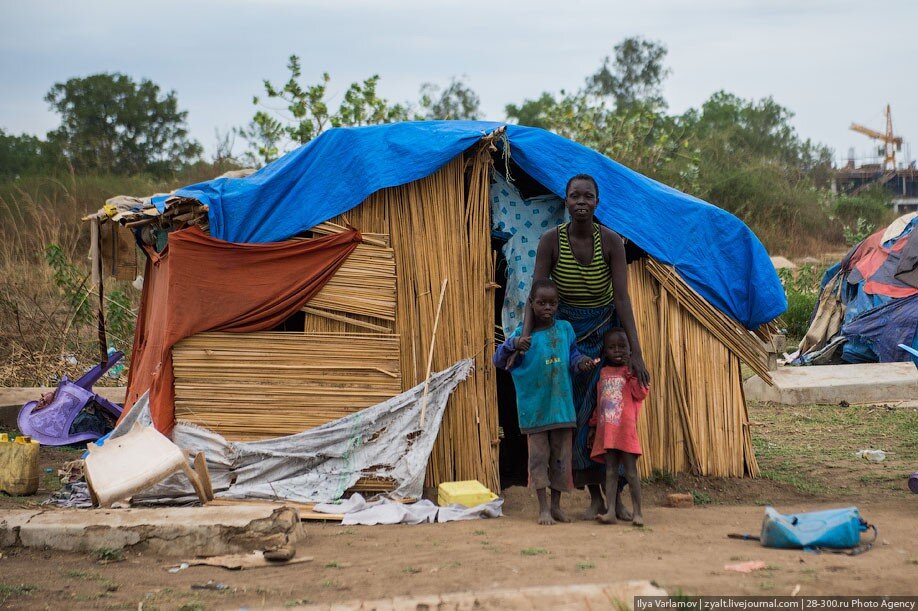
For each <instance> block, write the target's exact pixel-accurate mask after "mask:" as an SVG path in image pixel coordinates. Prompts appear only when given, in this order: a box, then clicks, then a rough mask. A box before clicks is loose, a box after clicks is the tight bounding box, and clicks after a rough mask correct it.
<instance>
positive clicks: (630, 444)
mask: <svg viewBox="0 0 918 611" xmlns="http://www.w3.org/2000/svg"><path fill="white" fill-rule="evenodd" d="M602 343H603V347H602V356H603V359H604V363H603V367H602V369H601V370H600V371H599V382H597V384H596V409H595V410H594V411H593V417H592V419H591V420H590V426H592V427H595V434H594V436H593V450H592V452H591V453H590V456H591V458H592V459H593V460H595V461H597V462H605V463H606V499H612V498H613V495H615V499H616V503H611V502H610V503H609V509H608V511H606V512H605V513H601V514H599V515H597V516H596V519H597V520H599V521H600V522H602V523H604V524H615V522H616V518H615V509H614V508H615V505H616V504H617V501H618V496H617V495H619V494H620V489H619V487H618V468H619V465H620V464H624V466H625V479H626V480H627V481H628V485H629V487H630V488H631V502H632V505H633V507H632V512H633V516H632V519H631V523H632V524H634V525H635V526H643V525H644V516H643V515H642V513H641V478H640V477H638V473H637V460H638V458H640V456H641V442H640V441H639V440H638V434H637V420H638V416H639V415H640V413H641V406H642V405H643V402H644V398H645V397H647V390H648V389H647V387H646V386H644V385H642V384H641V383H640V381H639V379H638V378H637V376H635V375H634V373H633V372H632V371H631V368H630V367H629V364H630V363H629V361H630V359H631V346H630V345H629V344H628V335H627V334H626V333H625V330H624V329H622V328H620V327H615V328H613V329H610V330H609V331H607V332H606V334H605V335H604V336H603V338H602Z"/></svg>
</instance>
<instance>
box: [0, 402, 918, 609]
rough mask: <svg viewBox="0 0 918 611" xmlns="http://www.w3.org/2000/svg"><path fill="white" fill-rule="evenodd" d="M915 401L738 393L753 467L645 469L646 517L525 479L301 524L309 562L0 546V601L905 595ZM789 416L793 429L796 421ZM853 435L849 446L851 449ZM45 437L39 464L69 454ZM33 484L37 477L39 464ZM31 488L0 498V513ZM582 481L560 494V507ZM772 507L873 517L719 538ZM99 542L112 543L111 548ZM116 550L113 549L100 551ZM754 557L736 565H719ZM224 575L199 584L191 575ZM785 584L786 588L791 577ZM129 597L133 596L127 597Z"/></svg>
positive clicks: (912, 578)
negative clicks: (491, 492)
mask: <svg viewBox="0 0 918 611" xmlns="http://www.w3.org/2000/svg"><path fill="white" fill-rule="evenodd" d="M916 418H918V412H916V410H902V409H896V408H888V407H883V406H880V407H865V406H854V407H848V408H841V407H838V406H836V407H831V406H806V407H796V408H788V407H779V406H772V405H754V406H751V419H752V420H753V421H754V422H756V423H757V424H756V426H755V427H754V428H753V430H754V441H755V445H756V451H757V455H758V457H759V462H760V464H761V467H762V472H763V477H762V478H760V479H755V480H753V479H723V478H701V477H692V476H687V475H678V476H673V475H670V474H658V475H656V476H655V477H653V478H651V479H650V480H649V481H647V482H645V485H644V488H645V512H644V513H645V518H646V520H647V526H646V527H644V528H635V527H633V526H631V525H629V524H621V525H616V526H599V525H597V524H595V523H593V522H576V523H573V524H562V525H556V526H551V527H543V526H538V525H537V524H536V523H535V515H536V512H535V507H536V501H535V498H534V495H533V494H532V493H531V492H530V491H529V490H527V489H526V488H521V487H512V488H508V489H506V490H504V491H503V496H504V498H505V505H504V512H505V517H503V518H500V519H497V520H477V521H470V522H460V523H452V524H438V525H420V526H375V527H360V526H352V527H343V526H341V525H339V524H335V523H315V522H309V523H306V529H307V538H306V540H304V541H303V542H301V543H300V544H299V546H298V551H297V553H298V555H304V556H312V557H313V558H314V560H313V561H312V562H310V563H305V564H299V565H291V566H287V567H278V568H267V569H257V570H247V571H238V572H233V571H227V570H224V569H218V568H210V567H191V568H188V569H186V570H184V571H181V572H179V573H175V574H170V573H169V572H167V570H166V567H167V566H170V565H174V564H175V561H174V560H171V559H164V558H156V557H152V556H147V555H142V554H138V553H137V552H134V551H126V552H125V553H124V554H123V558H121V559H119V557H118V555H117V554H114V555H112V554H101V556H103V557H104V559H103V560H102V561H101V562H100V560H99V557H100V554H99V553H95V554H78V553H61V552H53V551H40V550H23V549H9V548H7V549H2V550H0V552H2V554H3V556H2V558H0V607H3V608H19V609H26V608H28V609H41V608H53V609H59V608H111V609H127V608H130V609H137V608H143V609H185V610H192V609H211V608H242V607H246V608H262V607H284V606H295V605H297V604H305V603H307V602H332V601H341V600H352V599H361V598H363V599H366V598H382V597H387V596H395V595H412V594H415V595H420V594H430V593H442V592H450V591H459V590H469V589H488V588H498V587H501V588H505V587H517V586H533V585H549V584H552V585H557V584H566V583H602V582H609V581H617V580H625V579H647V580H652V581H654V582H655V583H656V584H658V585H660V586H661V587H663V588H665V589H667V590H668V591H669V592H670V593H681V594H763V595H789V594H791V593H792V592H793V591H795V590H797V591H798V593H799V594H801V595H840V594H874V595H884V594H888V595H918V538H916V537H915V526H916V524H918V495H913V494H911V493H909V492H908V491H907V488H906V484H905V481H906V478H907V475H908V473H910V472H912V471H915V470H918V433H916V431H918V426H916V425H918V422H916ZM802 427H805V429H806V434H805V435H803V434H801V430H802ZM870 445H872V446H873V447H882V448H883V449H885V450H887V451H889V452H890V455H889V458H888V460H887V461H885V462H884V463H880V464H872V463H866V462H864V461H862V460H860V459H857V458H855V457H854V456H853V452H854V451H856V450H857V449H860V448H861V447H867V446H870ZM855 446H856V447H855ZM77 456H78V454H76V453H75V452H73V451H71V450H60V449H58V450H49V451H48V452H46V453H45V454H43V464H48V465H50V464H54V463H56V464H60V463H62V462H63V461H64V460H69V459H72V458H75V457H77ZM43 484H45V485H47V486H49V487H50V486H52V485H53V477H48V478H47V480H46V481H45V482H43ZM672 491H681V492H690V493H692V494H693V496H694V497H695V500H696V503H697V504H696V506H695V507H694V508H691V509H670V508H666V507H664V506H663V502H662V501H663V498H664V497H665V495H666V493H668V492H672ZM46 495H47V491H46V490H43V491H41V493H40V494H39V495H36V496H35V497H25V498H6V499H0V511H3V510H4V509H8V508H12V507H17V506H18V507H23V506H31V505H33V504H35V503H37V502H39V501H40V500H42V499H43V498H45V496H46ZM586 502H587V497H586V495H585V494H584V493H582V492H581V493H575V494H574V495H571V496H570V497H565V499H564V506H565V508H567V509H569V510H570V511H571V513H574V512H575V511H576V510H579V509H582V508H583V507H585V506H586ZM766 504H773V505H774V506H776V507H777V508H778V509H779V510H781V511H785V512H793V511H811V510H818V509H824V508H830V507H844V506H849V505H856V506H858V507H859V508H860V510H861V514H862V515H863V516H864V517H865V518H866V519H867V520H868V521H870V522H873V523H875V524H876V525H877V526H878V527H879V530H880V536H879V540H878V542H877V544H876V546H875V547H874V549H873V550H871V551H870V552H868V553H866V554H863V555H861V556H857V557H848V556H843V555H835V554H822V555H817V554H812V553H804V552H798V551H781V550H772V549H766V548H762V547H760V546H759V545H758V544H757V543H755V542H744V541H737V540H732V539H728V538H727V537H726V535H727V534H728V533H733V532H737V533H743V532H747V533H757V532H758V530H759V528H760V525H761V520H762V515H763V506H764V505H766ZM113 556H114V557H113ZM112 560H116V561H115V562H111V561H112ZM744 560H761V561H763V562H765V563H766V568H765V569H763V570H760V571H757V572H754V573H751V574H739V573H734V572H730V571H726V570H724V565H725V564H730V563H735V562H740V561H744ZM210 581H212V582H214V583H217V584H224V585H225V586H226V588H225V589H222V590H219V591H215V590H207V589H204V590H201V589H196V588H194V586H196V585H198V586H199V585H204V584H207V583H208V582H210ZM798 586H799V590H798V589H797V587H798ZM141 603H142V607H139V605H141Z"/></svg>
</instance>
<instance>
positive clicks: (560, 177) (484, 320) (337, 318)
mask: <svg viewBox="0 0 918 611" xmlns="http://www.w3.org/2000/svg"><path fill="white" fill-rule="evenodd" d="M581 172H586V173H589V174H592V175H593V176H594V177H595V178H596V180H597V182H598V184H599V187H600V201H601V203H600V207H599V208H598V209H597V213H596V215H597V218H598V219H599V220H600V221H601V222H603V223H604V224H606V225H607V226H609V227H611V228H612V229H614V230H616V231H617V232H619V233H620V234H621V235H622V236H623V237H625V238H626V239H627V240H628V241H629V243H630V244H631V245H632V248H631V249H630V250H629V252H633V253H634V256H633V257H632V259H633V260H632V261H631V263H630V264H629V288H630V294H631V299H632V303H633V306H634V311H635V316H636V319H637V323H638V327H639V334H640V336H641V341H642V345H643V346H644V353H645V359H646V360H647V364H648V367H649V369H650V372H651V376H652V379H653V392H652V393H651V395H650V398H649V400H648V401H647V403H646V406H645V409H644V411H643V413H642V416H641V420H640V422H639V431H640V436H641V442H642V445H643V447H644V452H645V455H644V456H645V460H644V461H642V462H641V465H642V469H643V470H644V472H645V473H650V472H651V470H654V469H659V470H663V471H669V472H680V471H690V472H692V473H696V474H700V475H718V476H743V475H752V476H755V475H756V474H757V473H758V467H757V465H756V461H755V455H754V453H753V449H752V444H751V437H750V430H749V426H750V423H749V418H748V413H747V409H746V404H745V398H744V396H743V389H742V379H741V370H740V366H741V363H746V364H747V365H748V366H749V367H750V368H751V369H752V370H753V371H755V372H756V373H758V374H759V375H761V376H762V377H764V378H765V379H768V368H767V361H766V353H765V350H764V349H763V344H762V340H763V339H766V338H767V335H768V324H767V323H768V322H769V321H771V320H772V319H773V318H775V317H776V316H777V315H779V314H780V313H781V312H782V311H783V309H784V306H785V303H784V301H783V291H782V290H781V288H780V284H779V283H778V280H777V277H776V275H775V273H774V269H773V268H772V266H771V264H770V261H769V259H768V256H767V254H766V252H765V250H764V248H763V247H762V246H761V244H760V243H759V242H758V240H757V239H756V238H755V236H754V235H753V234H752V233H751V231H750V230H749V229H748V228H746V226H745V225H744V224H743V223H742V222H741V221H739V220H738V219H736V218H735V217H733V216H731V215H729V214H728V213H726V212H724V211H722V210H719V209H717V208H715V207H713V206H710V205H708V204H706V203H704V202H701V201H699V200H697V199H695V198H692V197H690V196H688V195H685V194H682V193H680V192H678V191H675V190H673V189H670V188H668V187H666V186H664V185H661V184H659V183H657V182H655V181H652V180H650V179H648V178H646V177H644V176H641V175H640V174H637V173H635V172H633V171H631V170H629V169H627V168H625V167H623V166H621V165H619V164H617V163H615V162H614V161H611V160H609V159H608V158H606V157H603V156H602V155H599V154H598V153H596V152H594V151H591V150H589V149H587V148H585V147H582V146H580V145H578V144H575V143H573V142H571V141H569V140H566V139H564V138H561V137H559V136H556V135H554V134H551V133H549V132H545V131H543V130H539V129H535V128H526V127H521V126H515V125H509V126H504V125H501V124H497V123H485V122H424V123H405V124H393V125H386V126H377V127H367V128H356V129H338V130H331V131H330V132H326V133H325V134H323V135H322V136H320V137H319V138H318V139H317V140H315V141H313V142H311V143H310V144H308V145H305V146H304V147H302V148H300V149H298V150H297V151H295V152H293V153H290V154H289V155H287V156H285V157H284V158H282V159H280V160H278V161H276V162H274V163H273V164H269V165H268V166H266V167H265V168H263V169H262V170H260V171H259V172H257V173H255V174H252V175H250V176H245V177H222V178H219V179H215V180H214V181H210V182H208V183H201V184H198V185H192V186H189V187H186V188H184V189H180V190H178V191H177V192H175V193H173V194H171V195H169V196H165V197H158V198H146V199H131V198H116V199H114V200H112V201H111V202H109V205H108V206H107V207H106V208H103V210H102V211H100V213H99V214H97V215H94V216H93V217H92V220H93V222H94V223H98V222H100V221H109V220H114V221H117V222H119V223H120V224H121V225H123V226H127V227H129V228H130V229H132V230H134V231H137V232H140V235H141V238H142V240H143V241H144V243H145V244H147V245H148V246H147V249H148V251H150V252H153V251H154V250H155V248H156V247H157V246H156V245H157V244H160V245H162V244H165V243H166V242H167V241H168V233H169V232H170V231H173V230H175V229H176V228H181V227H186V226H188V225H197V226H198V227H199V228H201V229H202V230H204V231H205V232H207V233H209V234H210V235H212V236H213V237H216V238H219V239H221V240H226V241H228V242H230V243H239V244H244V243H265V242H275V241H281V240H289V239H295V240H316V239H320V237H319V236H325V235H329V234H335V233H341V232H344V231H347V230H348V228H356V229H358V230H359V231H360V233H361V234H362V241H361V243H360V244H359V245H358V246H357V247H356V249H354V250H353V252H352V253H351V254H350V255H349V256H348V257H347V259H346V260H345V261H344V262H343V263H342V264H341V265H340V268H338V270H337V272H336V273H335V274H334V276H333V277H331V279H330V280H329V281H328V282H327V284H325V285H324V287H323V288H322V289H321V290H320V291H319V292H318V293H317V294H316V295H315V296H314V297H313V298H312V299H310V300H309V302H308V303H306V304H305V306H303V307H302V308H301V309H300V311H299V312H298V313H297V314H296V315H295V316H292V317H290V318H288V319H287V320H285V321H284V323H283V324H282V325H280V326H277V327H275V328H273V329H270V330H263V331H257V332H247V333H221V332H201V333H197V334H195V335H193V336H192V337H188V338H187V339H184V340H183V341H181V342H179V343H178V344H176V345H175V346H174V347H173V349H172V366H173V371H174V414H175V418H176V419H178V420H184V421H189V422H192V423H196V424H199V425H201V426H204V427H207V428H209V429H212V430H214V431H216V432H218V433H220V434H221V435H223V436H224V437H226V438H227V439H229V440H254V439H262V438H267V437H276V436H280V435H286V434H290V433H295V432H298V431H301V430H304V429H308V428H311V427H314V426H317V425H319V424H322V423H324V422H328V421H330V420H334V419H337V418H339V417H341V416H343V415H346V414H349V413H351V412H354V411H357V410H361V409H363V408H366V407H368V406H371V405H374V404H376V403H379V402H381V401H383V400H384V399H387V398H389V397H392V396H394V395H396V394H398V393H400V392H402V391H404V390H406V389H409V388H411V387H413V386H415V385H417V384H419V383H421V382H423V381H424V380H425V378H426V377H428V376H429V374H430V372H431V371H439V370H442V369H445V368H447V367H449V366H450V365H452V364H454V363H455V362H457V361H459V360H461V359H466V358H473V359H474V362H475V368H474V372H473V373H472V374H471V375H470V377H469V378H468V379H466V380H465V381H464V382H462V383H461V384H459V386H458V387H457V388H456V390H455V391H454V393H453V395H452V396H451V398H450V400H449V404H448V406H447V409H446V412H445V415H444V417H443V421H442V425H441V428H440V431H439V436H438V438H437V442H436V444H435V446H434V449H433V452H432V454H431V457H430V461H429V464H428V471H427V474H428V476H427V481H428V484H429V485H436V484H437V483H439V482H443V481H451V480H468V479H478V480H480V481H481V482H483V483H484V484H485V485H487V486H489V487H491V488H492V489H497V488H499V486H500V483H501V482H500V479H501V474H500V464H501V463H500V461H499V455H500V452H501V448H502V446H503V447H504V448H509V447H512V441H513V440H512V439H509V436H504V437H507V438H503V439H502V432H503V431H504V430H510V429H512V428H514V427H513V426H511V424H512V423H511V422H509V419H510V418H511V417H512V414H514V413H515V412H514V411H513V406H512V405H510V406H509V408H507V406H506V405H505V406H504V407H505V409H503V410H502V409H500V408H499V399H498V397H499V395H500V396H501V397H505V393H503V392H499V388H498V387H499V384H506V383H507V382H506V379H503V380H501V381H500V383H499V379H500V378H499V376H498V375H497V372H495V369H494V367H493V365H492V363H491V357H492V355H493V351H494V347H495V337H496V336H498V337H499V336H500V334H501V331H500V328H499V327H500V325H499V322H500V315H499V313H498V314H496V312H499V310H500V295H501V294H502V292H503V289H504V286H503V284H502V283H505V282H506V278H505V277H504V275H503V274H502V273H501V264H502V263H503V260H502V257H503V254H502V252H501V250H500V248H499V247H498V246H497V245H496V242H495V241H494V236H495V232H494V227H493V226H492V220H493V219H492V209H491V206H492V193H491V190H492V182H493V179H492V176H493V175H494V173H497V174H499V175H500V176H501V177H503V178H504V179H506V178H508V175H509V178H510V179H511V180H514V177H515V179H516V180H518V181H525V182H528V183H529V184H530V185H538V186H540V187H541V188H542V190H543V191H544V193H550V194H552V193H553V194H555V195H558V196H561V195H563V191H564V185H565V184H566V182H567V180H568V178H569V177H570V176H571V175H573V174H577V173H581ZM96 233H98V231H97V232H96ZM533 248H534V245H533ZM231 250H232V249H231V248H230V249H228V253H231ZM533 254H534V253H533ZM228 256H230V255H228ZM147 265H148V268H149V266H150V265H151V263H150V261H148V263H147ZM215 298H216V297H215ZM147 315H148V313H145V312H143V311H142V312H141V315H140V317H141V319H143V318H144V317H145V316H147ZM139 338H140V333H138V339H135V347H136V342H138V341H141V339H139ZM135 386H136V385H135ZM144 390H146V389H144V388H139V387H131V388H129V396H128V401H129V403H130V401H131V399H132V397H134V398H136V396H137V395H138V394H140V393H142V392H144ZM502 400H503V401H504V403H506V401H507V399H505V398H504V399H502ZM507 414H510V416H508V415H507ZM508 444H509V445H508ZM358 488H363V489H366V490H372V489H385V488H386V482H385V481H363V482H361V483H360V484H359V485H358Z"/></svg>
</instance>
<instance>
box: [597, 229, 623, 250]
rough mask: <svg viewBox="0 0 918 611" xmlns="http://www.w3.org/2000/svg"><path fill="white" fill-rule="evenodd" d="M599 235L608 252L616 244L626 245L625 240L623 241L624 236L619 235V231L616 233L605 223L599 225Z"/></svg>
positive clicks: (604, 248)
mask: <svg viewBox="0 0 918 611" xmlns="http://www.w3.org/2000/svg"><path fill="white" fill-rule="evenodd" d="M599 236H600V239H601V240H602V249H603V250H604V251H605V252H607V253H608V252H610V251H611V250H612V249H613V248H615V247H616V246H622V245H624V242H623V241H622V236H620V235H618V233H616V232H615V231H613V230H612V229H609V228H608V227H606V226H605V225H600V226H599Z"/></svg>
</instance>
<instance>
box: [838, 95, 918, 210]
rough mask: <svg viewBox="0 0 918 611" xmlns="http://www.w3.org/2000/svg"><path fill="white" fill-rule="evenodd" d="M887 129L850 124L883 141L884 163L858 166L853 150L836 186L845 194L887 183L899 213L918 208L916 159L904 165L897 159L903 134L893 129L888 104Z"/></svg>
mask: <svg viewBox="0 0 918 611" xmlns="http://www.w3.org/2000/svg"><path fill="white" fill-rule="evenodd" d="M884 114H885V115H886V131H885V132H880V131H877V130H874V129H870V128H869V127H864V126H863V125H859V124H857V123H852V124H851V127H850V129H851V131H854V132H857V133H859V134H863V135H865V136H867V137H869V138H872V139H874V140H876V141H878V142H880V143H881V144H880V146H879V148H878V151H877V152H878V153H879V154H880V155H882V156H883V162H882V163H873V164H862V165H860V166H858V167H855V163H854V154H853V153H852V154H850V155H849V158H848V163H847V164H846V165H845V166H844V167H842V168H840V169H839V170H838V171H837V172H836V173H835V179H834V182H833V185H832V187H833V190H834V191H835V192H836V193H841V194H844V195H857V194H859V193H861V192H863V191H865V190H866V189H869V188H871V187H874V186H877V187H884V188H886V190H887V191H889V193H890V196H891V202H890V203H891V205H892V207H893V209H894V210H895V211H896V214H905V213H907V212H913V211H915V210H918V168H916V167H915V162H914V161H909V162H907V163H906V164H905V166H904V167H903V166H900V164H898V163H896V152H897V151H901V150H902V142H903V139H902V136H897V135H895V134H894V133H893V125H892V111H891V110H890V108H889V104H887V105H886V112H885V113H884Z"/></svg>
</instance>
